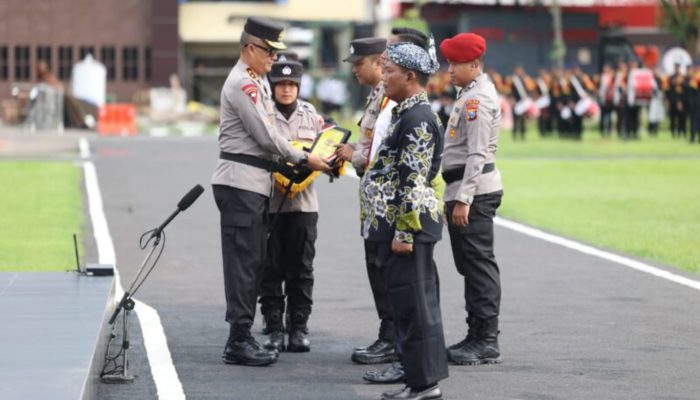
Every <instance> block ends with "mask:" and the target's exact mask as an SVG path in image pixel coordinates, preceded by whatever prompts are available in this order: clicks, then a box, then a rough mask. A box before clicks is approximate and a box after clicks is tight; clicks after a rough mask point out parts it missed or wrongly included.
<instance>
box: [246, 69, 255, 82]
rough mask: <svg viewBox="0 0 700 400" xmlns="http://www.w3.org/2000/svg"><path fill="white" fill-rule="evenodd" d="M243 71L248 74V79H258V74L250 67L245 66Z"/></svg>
mask: <svg viewBox="0 0 700 400" xmlns="http://www.w3.org/2000/svg"><path fill="white" fill-rule="evenodd" d="M245 72H247V73H248V76H249V77H250V79H258V75H257V74H256V73H255V72H254V71H253V70H252V69H250V68H246V69H245Z"/></svg>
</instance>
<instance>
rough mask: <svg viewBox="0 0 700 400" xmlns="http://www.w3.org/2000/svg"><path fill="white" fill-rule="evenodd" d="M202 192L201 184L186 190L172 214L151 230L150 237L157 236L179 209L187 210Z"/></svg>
mask: <svg viewBox="0 0 700 400" xmlns="http://www.w3.org/2000/svg"><path fill="white" fill-rule="evenodd" d="M202 193H204V188H203V187H202V185H196V186H195V187H193V188H192V189H191V190H190V191H189V192H187V194H186V195H184V196H183V197H182V199H180V201H179V202H178V203H177V209H176V210H175V211H173V213H172V214H170V216H169V217H168V219H166V220H165V221H164V222H163V223H162V224H160V226H159V227H158V228H156V229H155V230H154V231H153V233H152V234H151V238H154V237H157V238H159V237H160V234H161V232H163V229H165V227H166V226H167V225H168V224H169V223H170V221H172V220H173V219H174V218H175V217H176V216H177V214H179V213H180V211H185V210H187V209H188V208H189V207H190V206H191V205H192V203H194V202H195V200H197V198H198V197H199V196H200V195H201V194H202Z"/></svg>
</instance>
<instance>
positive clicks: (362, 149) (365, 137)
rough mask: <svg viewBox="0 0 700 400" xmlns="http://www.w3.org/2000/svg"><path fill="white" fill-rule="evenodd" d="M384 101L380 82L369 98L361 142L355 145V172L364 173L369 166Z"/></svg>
mask: <svg viewBox="0 0 700 400" xmlns="http://www.w3.org/2000/svg"><path fill="white" fill-rule="evenodd" d="M383 100H384V83H383V82H382V81H380V82H379V83H378V84H377V86H375V87H374V89H372V93H370V94H369V96H368V97H367V105H366V106H365V113H364V114H363V115H362V118H361V119H360V140H358V141H357V143H356V144H355V151H354V152H353V153H352V166H353V167H354V168H355V171H363V172H364V170H365V168H366V166H367V158H368V157H369V152H370V149H371V147H372V137H373V136H374V125H375V124H376V123H377V118H379V113H380V112H381V111H382V103H383Z"/></svg>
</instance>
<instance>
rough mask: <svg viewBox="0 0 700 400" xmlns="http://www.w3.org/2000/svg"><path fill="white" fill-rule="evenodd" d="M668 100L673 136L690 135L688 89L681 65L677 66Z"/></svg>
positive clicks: (670, 83)
mask: <svg viewBox="0 0 700 400" xmlns="http://www.w3.org/2000/svg"><path fill="white" fill-rule="evenodd" d="M666 98H667V99H668V103H669V106H668V108H669V114H670V117H671V136H672V137H680V136H683V137H686V136H687V135H688V132H687V131H686V120H687V119H688V118H687V114H686V109H687V107H688V101H687V98H688V87H687V82H686V79H685V76H683V74H682V73H681V65H680V64H676V65H675V72H674V74H673V76H671V81H670V82H669V89H668V92H667V95H666Z"/></svg>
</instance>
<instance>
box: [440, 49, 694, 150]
mask: <svg viewBox="0 0 700 400" xmlns="http://www.w3.org/2000/svg"><path fill="white" fill-rule="evenodd" d="M487 73H488V75H489V77H490V78H491V80H492V81H493V83H494V84H495V86H496V88H497V90H498V93H499V95H500V96H501V107H502V111H503V115H504V123H503V126H504V128H508V127H510V128H511V129H512V135H513V139H514V140H524V139H525V136H526V131H527V126H528V125H529V124H530V123H535V124H536V126H537V130H538V132H539V134H540V136H542V137H548V136H555V135H557V136H559V137H563V138H570V139H575V140H580V139H581V138H582V135H583V125H584V121H585V120H592V121H596V122H597V126H598V131H599V132H600V135H601V136H603V137H610V136H612V135H613V133H615V134H616V135H617V136H618V137H619V138H621V139H624V140H627V139H639V137H640V132H641V131H642V129H643V128H644V127H643V125H642V121H643V120H644V121H645V122H646V131H647V132H648V134H649V135H650V136H657V135H658V134H659V130H660V127H661V125H662V123H664V121H666V120H667V119H669V120H670V121H669V125H670V131H671V135H672V137H674V138H678V139H685V140H688V141H689V142H690V143H695V142H697V143H700V65H689V66H685V68H684V66H683V65H681V64H676V65H675V66H674V72H673V73H672V74H665V73H663V72H662V70H661V68H653V69H652V68H648V67H645V66H642V65H641V64H640V63H639V62H638V61H637V60H631V61H620V62H618V63H617V65H611V64H605V65H604V66H603V67H602V70H601V71H600V72H599V73H596V74H593V75H590V74H587V73H585V72H584V71H583V70H582V69H581V68H580V67H578V66H573V67H570V68H559V67H556V66H554V67H552V68H550V69H546V68H541V69H540V70H539V71H538V72H537V74H536V75H529V74H528V73H527V72H526V71H525V69H524V68H523V67H522V66H521V65H517V66H516V67H515V68H514V70H513V73H512V74H510V75H505V76H504V75H501V74H500V73H499V72H497V71H496V70H494V69H493V68H491V69H488V70H487ZM445 82H446V79H443V77H441V76H437V77H436V78H435V79H434V80H433V85H432V86H431V88H432V93H433V95H434V97H435V99H436V100H435V103H434V104H435V105H436V110H438V113H439V114H441V115H449V111H443V110H449V108H450V107H451V104H452V102H451V100H450V98H453V97H454V96H453V95H452V92H453V90H454V89H452V88H450V87H449V85H447V84H446V83H445ZM643 114H644V115H646V117H645V118H644V119H643V118H642V116H643ZM509 116H510V118H508V117H509ZM509 120H510V121H512V122H511V123H510V124H508V121H509ZM530 121H532V122H530Z"/></svg>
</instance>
